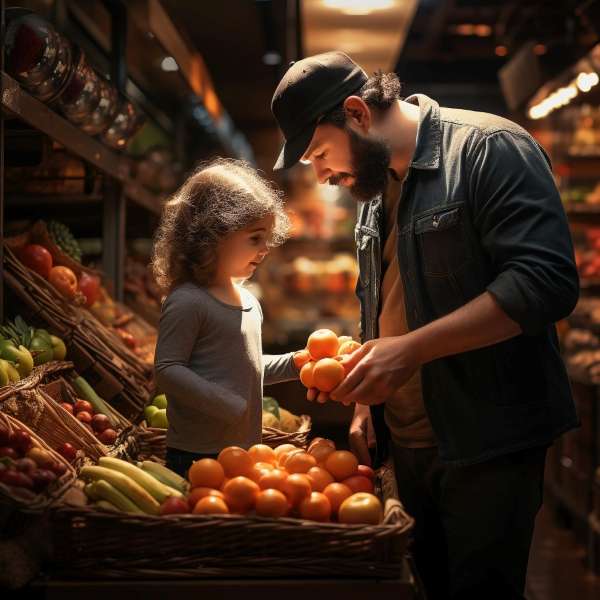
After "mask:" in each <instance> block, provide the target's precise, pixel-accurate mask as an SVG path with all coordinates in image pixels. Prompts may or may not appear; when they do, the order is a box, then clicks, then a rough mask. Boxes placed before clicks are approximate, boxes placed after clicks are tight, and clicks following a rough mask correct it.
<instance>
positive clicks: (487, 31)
mask: <svg viewBox="0 0 600 600" xmlns="http://www.w3.org/2000/svg"><path fill="white" fill-rule="evenodd" d="M474 31H475V35H478V36H479V37H489V36H490V35H492V28H491V27H490V26H489V25H475V30H474Z"/></svg>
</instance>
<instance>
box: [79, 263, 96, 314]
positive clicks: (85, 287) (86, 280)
mask: <svg viewBox="0 0 600 600" xmlns="http://www.w3.org/2000/svg"><path fill="white" fill-rule="evenodd" d="M79 289H80V290H81V293H82V294H83V295H84V296H85V305H86V306H87V307H90V306H92V304H94V302H96V300H98V296H99V295H100V278H99V277H96V276H95V275H89V274H88V273H86V272H85V271H84V272H83V273H82V274H81V277H80V278H79Z"/></svg>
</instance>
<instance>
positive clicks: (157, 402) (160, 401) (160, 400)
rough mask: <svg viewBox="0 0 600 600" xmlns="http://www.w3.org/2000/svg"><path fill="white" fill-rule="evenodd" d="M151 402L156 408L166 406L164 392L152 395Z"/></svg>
mask: <svg viewBox="0 0 600 600" xmlns="http://www.w3.org/2000/svg"><path fill="white" fill-rule="evenodd" d="M152 404H153V405H154V406H156V407H157V408H167V397H166V396H165V395H164V394H159V395H158V396H155V397H154V400H152Z"/></svg>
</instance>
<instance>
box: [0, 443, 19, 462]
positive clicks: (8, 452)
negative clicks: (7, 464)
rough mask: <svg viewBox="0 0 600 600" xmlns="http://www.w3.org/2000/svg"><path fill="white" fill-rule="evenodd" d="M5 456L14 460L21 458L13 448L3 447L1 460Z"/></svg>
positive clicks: (0, 449) (0, 454)
mask: <svg viewBox="0 0 600 600" xmlns="http://www.w3.org/2000/svg"><path fill="white" fill-rule="evenodd" d="M3 456H6V457H8V458H12V459H13V460H17V458H19V454H18V453H17V451H16V450H15V449H14V448H12V447H11V446H2V447H0V458H2V457H3Z"/></svg>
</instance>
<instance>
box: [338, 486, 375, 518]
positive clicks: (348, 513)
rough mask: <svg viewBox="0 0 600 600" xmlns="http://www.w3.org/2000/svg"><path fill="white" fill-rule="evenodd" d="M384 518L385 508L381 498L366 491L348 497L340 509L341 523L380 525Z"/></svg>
mask: <svg viewBox="0 0 600 600" xmlns="http://www.w3.org/2000/svg"><path fill="white" fill-rule="evenodd" d="M382 519H383V508H382V506H381V502H380V501H379V498H377V496H374V495H373V494H368V493H366V492H359V493H358V494H352V496H350V497H348V498H346V499H345V500H344V501H343V502H342V505H341V506H340V509H339V511H338V521H339V522H340V523H350V524H357V523H365V524H369V525H379V523H381V521H382Z"/></svg>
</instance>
